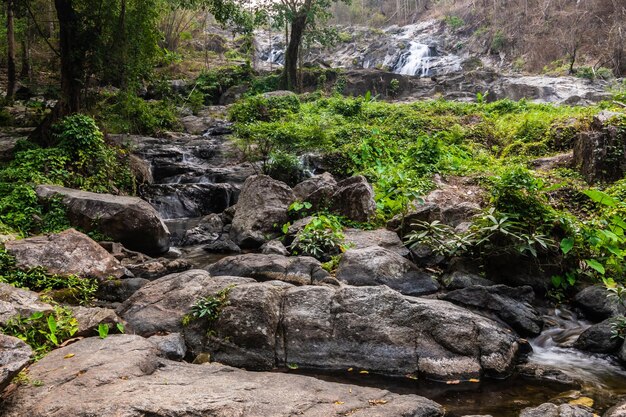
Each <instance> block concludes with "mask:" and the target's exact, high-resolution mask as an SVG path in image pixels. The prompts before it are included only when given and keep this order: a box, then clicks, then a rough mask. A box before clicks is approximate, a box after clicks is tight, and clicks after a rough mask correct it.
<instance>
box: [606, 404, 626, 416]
mask: <svg viewBox="0 0 626 417" xmlns="http://www.w3.org/2000/svg"><path fill="white" fill-rule="evenodd" d="M604 417H626V401H621V402H620V403H618V404H616V405H615V406H613V407H611V408H609V409H608V410H607V412H606V413H604Z"/></svg>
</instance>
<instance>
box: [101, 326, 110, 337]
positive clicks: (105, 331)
mask: <svg viewBox="0 0 626 417" xmlns="http://www.w3.org/2000/svg"><path fill="white" fill-rule="evenodd" d="M109 330H110V328H109V325H108V324H106V323H100V324H99V325H98V336H99V337H100V339H106V337H107V336H108V335H109Z"/></svg>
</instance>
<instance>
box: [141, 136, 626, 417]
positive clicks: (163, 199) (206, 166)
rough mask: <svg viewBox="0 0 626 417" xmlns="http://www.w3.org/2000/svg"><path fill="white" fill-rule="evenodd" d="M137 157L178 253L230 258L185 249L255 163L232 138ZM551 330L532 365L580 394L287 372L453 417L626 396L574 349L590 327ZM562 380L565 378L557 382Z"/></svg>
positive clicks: (513, 385)
mask: <svg viewBox="0 0 626 417" xmlns="http://www.w3.org/2000/svg"><path fill="white" fill-rule="evenodd" d="M130 140H132V141H133V144H134V146H135V147H136V153H137V154H138V155H139V156H140V157H142V158H144V159H145V160H146V161H148V162H149V163H150V165H151V170H152V175H153V177H154V182H155V183H154V184H153V185H148V186H144V187H143V188H142V189H141V193H142V196H143V197H144V198H145V199H146V200H148V201H149V202H150V203H151V204H152V205H153V206H154V207H155V208H156V209H157V210H158V211H159V212H160V214H161V215H162V216H163V218H164V219H165V222H166V224H167V226H168V227H169V229H170V232H171V233H172V241H173V243H174V249H173V250H172V251H171V253H170V256H172V257H182V258H184V259H186V260H187V261H189V262H190V263H191V264H192V265H193V267H195V268H203V269H204V268H206V267H208V266H209V265H211V264H212V263H214V262H216V261H218V260H219V259H221V258H223V257H225V256H228V254H221V253H210V252H207V251H205V250H204V249H203V245H196V246H186V247H185V246H180V242H181V240H182V238H183V237H184V235H185V232H186V231H187V230H189V229H191V228H193V227H195V226H197V225H198V224H200V222H201V221H202V218H203V216H206V215H207V214H210V213H220V212H221V211H223V210H224V209H225V208H227V207H228V206H229V205H231V204H232V203H233V202H234V201H235V200H236V198H237V195H238V191H239V188H240V187H241V185H242V184H243V181H244V180H245V178H246V177H247V176H248V175H252V174H254V173H255V169H254V167H253V166H252V165H250V164H246V163H241V162H240V160H239V159H238V157H237V156H236V151H235V149H234V147H233V146H232V144H231V143H230V142H229V141H228V138H227V137H226V136H225V135H224V134H219V135H210V134H207V135H205V136H202V137H197V136H196V137H194V136H184V137H180V138H176V139H174V140H172V139H154V138H140V137H133V138H130ZM544 318H545V321H546V328H545V330H544V331H543V332H542V333H541V334H540V335H539V336H538V337H536V338H535V339H533V340H530V341H529V342H530V344H531V346H532V350H533V352H532V353H531V354H530V355H529V357H528V363H529V364H531V365H536V366H538V367H547V368H550V369H557V370H558V371H559V372H561V373H562V374H564V375H567V376H568V377H571V378H572V379H573V380H575V381H579V382H580V383H581V385H582V388H581V389H580V390H576V391H572V388H571V385H568V384H566V383H561V382H557V381H546V380H537V379H534V378H530V377H525V376H522V375H517V376H513V377H511V378H508V379H506V380H495V379H485V380H483V381H480V382H462V383H459V384H452V385H448V384H445V383H442V382H435V381H425V380H419V381H418V380H414V379H410V378H403V377H389V376H382V375H375V374H362V373H360V372H359V370H354V371H352V372H348V371H347V370H345V371H337V372H328V371H319V370H307V369H297V370H281V371H278V372H294V373H298V374H303V375H309V376H313V377H316V378H319V379H323V380H327V381H334V382H342V383H350V384H355V385H363V386H371V387H377V388H384V389H387V390H389V391H391V392H395V393H400V394H418V395H421V396H424V397H427V398H429V399H431V400H433V401H436V402H438V403H440V404H441V405H443V406H444V407H445V408H446V410H447V414H446V415H447V416H451V417H461V416H464V415H472V414H476V415H479V414H482V415H491V416H493V417H511V416H517V415H518V413H519V411H520V410H521V409H523V408H526V407H531V406H537V405H539V404H542V403H545V402H550V401H554V400H556V401H557V402H559V401H560V402H567V401H568V400H571V399H575V398H579V397H581V396H584V397H589V398H591V399H593V400H594V409H595V410H596V411H604V410H606V409H607V408H608V407H609V406H611V405H612V404H613V403H615V402H616V400H617V397H618V396H620V395H626V370H625V369H624V368H623V367H622V366H621V365H620V364H619V363H618V362H617V361H616V360H614V359H612V358H610V357H608V356H605V355H596V354H590V353H586V352H582V351H579V350H576V349H574V348H573V347H572V345H573V343H574V341H575V340H576V339H577V338H578V336H579V335H580V334H581V333H582V332H583V331H584V330H585V329H587V328H588V327H589V325H590V323H589V322H586V321H584V320H582V319H580V318H578V317H577V316H576V314H575V313H574V312H572V311H570V310H568V309H566V308H558V309H552V310H550V311H548V312H547V313H546V316H545V317H544ZM557 379H558V378H557Z"/></svg>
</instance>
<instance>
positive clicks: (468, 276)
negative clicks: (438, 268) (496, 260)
mask: <svg viewBox="0 0 626 417" xmlns="http://www.w3.org/2000/svg"><path fill="white" fill-rule="evenodd" d="M441 282H442V283H443V285H444V287H446V289H448V290H460V289H462V288H467V287H472V286H474V285H482V286H484V287H489V286H491V285H494V282H493V281H490V280H488V279H487V278H483V277H481V276H480V275H477V274H473V273H471V272H466V271H460V270H459V271H453V272H452V273H450V274H447V275H444V277H443V278H442V280H441Z"/></svg>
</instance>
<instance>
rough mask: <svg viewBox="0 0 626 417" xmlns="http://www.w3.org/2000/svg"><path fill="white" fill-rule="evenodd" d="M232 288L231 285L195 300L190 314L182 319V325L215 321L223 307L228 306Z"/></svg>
mask: <svg viewBox="0 0 626 417" xmlns="http://www.w3.org/2000/svg"><path fill="white" fill-rule="evenodd" d="M233 288H234V285H231V286H228V287H225V288H223V289H222V290H220V291H218V292H216V293H215V294H212V295H208V296H206V297H203V298H200V299H199V300H197V301H196V302H195V303H194V304H193V305H192V306H191V310H190V312H189V313H188V314H186V315H185V316H184V317H183V325H184V326H186V325H188V324H189V323H191V321H192V320H199V319H206V320H208V321H209V322H213V321H215V320H217V319H218V318H219V317H220V314H221V313H222V310H223V309H224V307H226V306H228V304H229V302H228V295H229V294H230V291H231V290H232V289H233Z"/></svg>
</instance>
